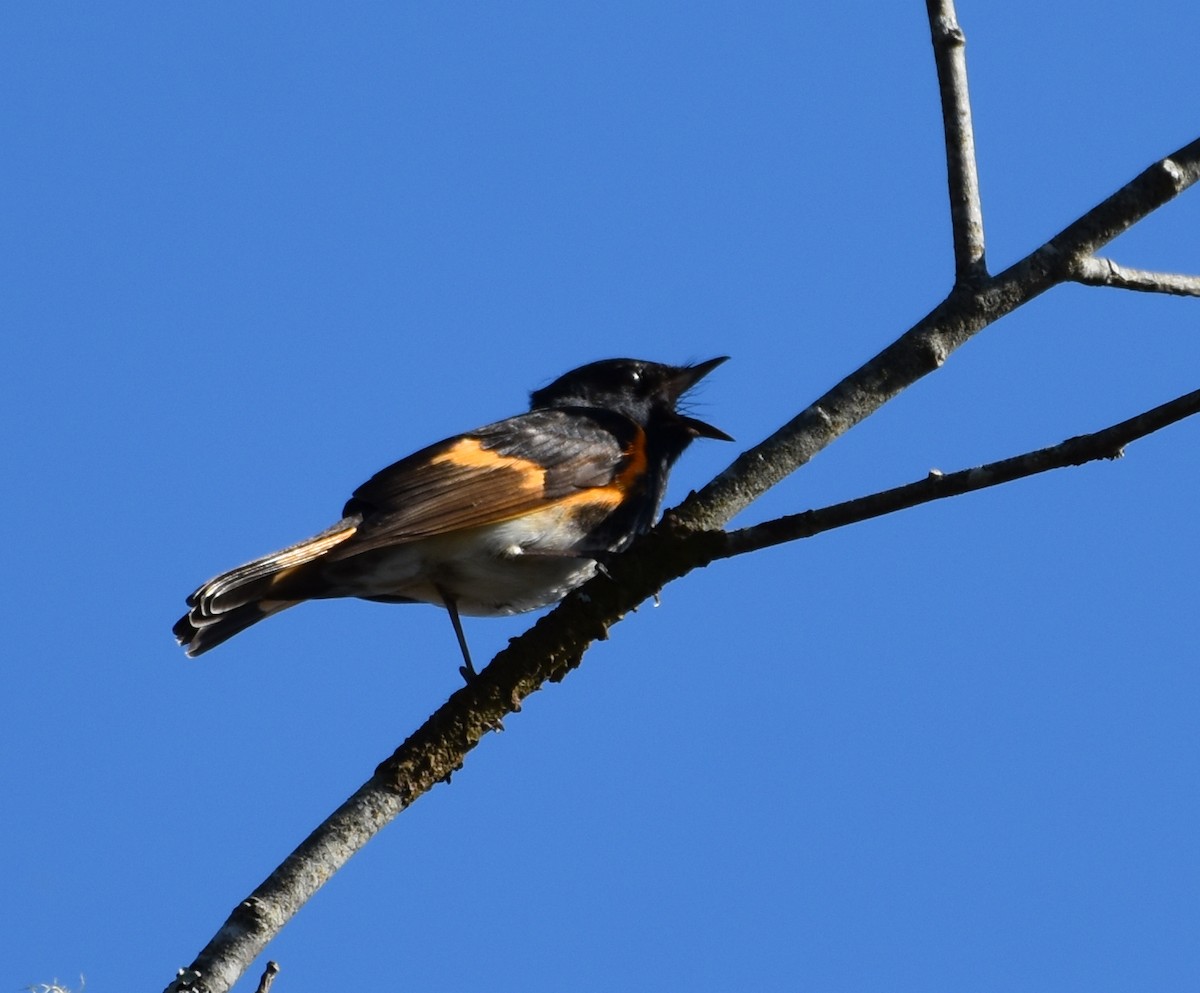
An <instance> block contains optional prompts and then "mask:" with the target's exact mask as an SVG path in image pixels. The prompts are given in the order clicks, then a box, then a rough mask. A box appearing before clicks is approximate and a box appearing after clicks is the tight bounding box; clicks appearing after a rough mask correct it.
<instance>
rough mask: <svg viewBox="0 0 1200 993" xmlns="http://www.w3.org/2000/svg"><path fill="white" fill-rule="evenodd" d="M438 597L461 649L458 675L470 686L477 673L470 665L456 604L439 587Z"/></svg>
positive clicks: (469, 650) (465, 639) (469, 652)
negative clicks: (448, 616) (443, 605)
mask: <svg viewBox="0 0 1200 993" xmlns="http://www.w3.org/2000/svg"><path fill="white" fill-rule="evenodd" d="M438 595H439V596H440V597H441V598H442V603H443V604H445V606H446V613H448V614H449V615H450V623H451V624H453V625H454V636H455V637H456V638H458V647H459V648H461V649H462V657H463V665H461V666H459V667H458V671H459V674H460V675H461V676H462V678H463V680H464V681H465V682H466V683H467V684H468V685H470V684H471V682H472V681H474V680H475V678H476V677H478V675H479V673H478V672H476V671H475V666H474V665H473V664H472V663H471V649H469V648H468V647H467V636H466V635H465V634H464V633H463V626H462V620H461V619H460V618H459V616H458V602H457V601H456V600H455V599H454V597H452V596H450V595H449V594H448V593H447V592H446V591H445V590H444V589H442V588H441V587H440V586H439V587H438Z"/></svg>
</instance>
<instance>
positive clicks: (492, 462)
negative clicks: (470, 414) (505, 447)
mask: <svg viewBox="0 0 1200 993" xmlns="http://www.w3.org/2000/svg"><path fill="white" fill-rule="evenodd" d="M430 462H431V463H432V464H434V465H439V464H441V465H452V466H455V467H456V468H459V469H476V470H479V469H482V470H484V471H489V470H493V469H507V470H509V471H512V470H516V471H517V472H518V473H520V476H519V479H520V489H521V490H522V491H526V492H530V493H541V492H542V489H543V487H544V486H545V482H546V470H545V469H543V468H542V467H541V466H539V465H538V464H537V463H536V462H530V461H529V460H528V459H521V458H517V457H516V456H515V455H501V454H499V453H498V452H494V451H492V450H491V449H489V448H484V447H483V445H482V444H480V442H479V439H478V438H463V439H461V440H460V441H457V442H455V444H454V445H453V446H452V447H451V448H448V449H446V451H444V452H442V454H441V455H435V456H434V457H433V458H432V459H430Z"/></svg>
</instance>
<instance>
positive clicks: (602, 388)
mask: <svg viewBox="0 0 1200 993" xmlns="http://www.w3.org/2000/svg"><path fill="white" fill-rule="evenodd" d="M727 358H729V356H727V355H722V356H720V357H719V358H715V359H709V360H708V361H707V362H698V363H696V364H695V365H683V366H678V365H662V364H661V363H659V362H644V361H642V360H640V359H604V360H602V361H600V362H591V363H589V364H588V365H584V366H580V367H579V368H578V369H572V370H571V371H570V372H568V373H566V374H564V375H562V376H559V377H558V379H556V380H555V381H554V382H553V383H551V384H550V385H549V386H545V387H543V388H542V389H540V390H534V392H533V393H531V394H530V396H529V401H530V406H531V408H532V409H534V410H540V409H545V408H548V407H590V408H599V409H602V410H615V411H617V412H618V413H620V414H624V415H625V416H626V417H628V418H629V419H630V420H632V421H634V422H635V423H637V424H640V425H641V426H642V427H643V428H647V429H649V428H651V427H653V428H655V429H656V431H658V432H666V433H669V434H673V435H677V436H678V437H679V440H680V442H681V444H680V445H679V450H680V451H682V450H683V448H684V447H686V446H687V444H688V442H690V441H691V440H692V439H693V438H719V439H720V440H722V441H732V440H733V439H732V438H731V437H729V435H727V434H726V433H725V432H724V431H722V430H721V429H720V428H715V427H713V426H712V425H711V424H706V423H705V422H704V421H701V420H698V419H696V418H695V417H688V416H687V415H686V414H681V413H679V411H677V410H676V409H675V407H676V405H677V404H678V403H679V400H680V398H681V397H683V395H684V394H685V393H687V391H688V390H690V389H691V388H692V387H693V386H695V385H696V384H697V383H698V382H700V380H701V379H703V378H704V377H705V376H707V375H708V374H709V373H710V372H712V370H713V369H715V368H716V367H717V366H719V365H720V364H721V363H722V362H724V361H725V360H726V359H727Z"/></svg>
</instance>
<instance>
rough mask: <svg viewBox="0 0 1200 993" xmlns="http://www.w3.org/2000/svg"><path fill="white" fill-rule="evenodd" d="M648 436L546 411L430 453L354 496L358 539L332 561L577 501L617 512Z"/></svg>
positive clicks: (622, 425) (609, 422)
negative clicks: (358, 521)
mask: <svg viewBox="0 0 1200 993" xmlns="http://www.w3.org/2000/svg"><path fill="white" fill-rule="evenodd" d="M644 448H645V446H644V433H643V431H642V429H641V428H640V427H639V426H638V425H636V424H634V423H633V422H632V421H630V420H629V419H628V418H626V417H624V416H622V415H620V414H616V413H613V412H611V411H606V410H593V409H589V408H561V409H554V410H537V411H531V412H530V413H527V414H521V415H518V416H517V417H510V418H508V419H507V420H504V421H498V422H497V423H495V424H489V425H488V426H486V427H483V428H480V429H479V430H477V431H472V432H470V433H469V434H464V435H460V436H458V437H456V438H450V439H447V440H446V441H443V442H439V443H438V444H436V445H431V446H430V447H429V448H425V449H422V450H421V451H419V452H416V453H415V454H413V455H410V456H409V457H408V458H405V459H402V460H401V461H399V462H396V463H394V464H393V465H390V466H388V467H387V468H386V469H383V470H382V471H380V472H378V473H376V474H375V475H374V476H373V477H372V478H371V479H369V480H368V481H367V482H366V483H364V484H363V485H362V486H360V487H359V488H358V489H357V490H355V491H354V496H353V497H351V499H350V501H349V502H348V503H347V504H346V508H345V511H344V515H345V516H346V517H347V518H353V517H359V518H360V519H361V523H359V524H358V527H357V529H356V532H355V534H354V537H353V538H352V539H351V540H350V541H347V542H346V543H345V544H344V545H341V546H338V547H336V548H333V549H331V551H330V553H329V559H330V560H337V559H342V558H347V557H350V556H353V555H359V554H361V553H363V552H365V551H369V550H371V549H374V548H382V547H386V546H389V545H396V544H403V543H406V542H410V541H415V540H417V539H420V538H427V537H430V536H433V535H439V534H446V533H449V532H453V531H461V530H466V529H468V528H475V527H481V526H484V525H488V524H497V523H501V522H503V521H509V520H512V519H514V518H517V517H522V516H524V515H526V514H530V513H535V512H537V511H541V510H545V509H547V508H549V507H551V506H553V505H556V504H560V503H563V502H565V501H571V500H587V501H588V502H589V503H592V504H596V505H603V504H606V503H607V504H611V506H613V507H615V506H616V505H618V504H619V503H620V502H621V500H622V498H623V495H624V493H625V492H627V490H628V488H629V487H630V486H632V485H633V484H634V483H635V482H636V479H637V478H638V477H640V475H641V474H642V473H643V472H644V469H645V462H646V459H645V450H644Z"/></svg>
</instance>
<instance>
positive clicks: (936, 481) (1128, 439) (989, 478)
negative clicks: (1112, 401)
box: [718, 390, 1200, 558]
mask: <svg viewBox="0 0 1200 993" xmlns="http://www.w3.org/2000/svg"><path fill="white" fill-rule="evenodd" d="M1197 413H1200V390H1195V391H1193V392H1191V393H1188V394H1185V395H1184V396H1181V397H1179V398H1177V399H1175V400H1171V401H1170V402H1168V403H1164V404H1162V405H1161V406H1158V407H1155V408H1154V409H1153V410H1147V411H1145V412H1144V413H1141V414H1138V415H1137V416H1136V417H1131V418H1129V420H1127V421H1122V422H1121V423H1120V424H1114V425H1112V426H1111V427H1107V428H1104V429H1103V430H1100V431H1095V432H1093V433H1091V434H1084V435H1079V436H1078V437H1076V438H1070V439H1068V440H1067V441H1064V442H1062V443H1061V444H1058V445H1053V446H1051V447H1049V448H1041V449H1038V450H1037V451H1035V452H1026V453H1025V454H1024V455H1016V456H1014V457H1012V458H1008V459H1003V460H1001V461H999V462H990V463H988V464H987V465H982V466H978V467H976V468H974V469H963V470H962V471H961V472H954V473H949V474H943V473H941V472H937V471H934V472H931V473H930V474H929V475H928V476H927V477H926V478H925V479H922V480H919V481H917V482H914V483H908V484H907V485H905V486H897V487H895V488H894V489H890V490H884V491H883V492H881V493H873V494H871V495H870V496H865V497H859V498H858V499H857V500H847V501H846V502H845V503H839V504H834V505H832V506H829V507H823V508H821V509H820V510H810V511H807V512H806V513H803V514H791V515H789V516H787V517H780V518H778V519H776V520H773V521H767V522H765V523H763V524H756V525H754V526H753V527H748V528H742V529H740V530H738V531H731V532H729V533H728V534H727V535H726V536H725V542H726V548H725V551H724V552H723V553H722V554H721V555H720V556H718V557H719V558H728V557H730V556H734V555H744V554H746V553H747V552H755V551H759V550H760V549H763V548H769V547H770V546H772V545H779V544H783V543H784V542H787V541H795V540H797V539H799V538H810V537H812V536H813V535H815V534H821V533H822V532H824V531H832V530H833V529H835V528H840V527H845V526H846V525H848V524H857V523H859V522H860V521H866V520H870V519H871V518H873V517H882V516H883V515H885V514H892V513H895V512H896V511H898V510H905V509H907V508H909V507H915V506H917V505H918V504H922V503H929V502H931V501H933V500H944V499H945V498H946V497H952V496H960V495H961V494H963V493H971V492H973V491H975V490H982V489H987V488H988V487H991V486H999V485H1001V484H1002V483H1010V482H1012V481H1013V480H1016V479H1023V478H1025V477H1026V476H1033V475H1036V474H1038V473H1042V472H1048V471H1050V470H1052V469H1062V468H1064V467H1066V466H1072V465H1083V464H1084V463H1086V462H1093V461H1095V460H1097V459H1115V458H1120V457H1121V455H1123V454H1124V452H1123V449H1124V448H1125V446H1126V445H1129V444H1130V443H1132V442H1134V441H1136V440H1137V439H1139V438H1144V437H1145V436H1146V435H1148V434H1153V433H1154V432H1155V431H1159V430H1161V429H1162V428H1165V427H1167V426H1168V425H1170V424H1174V423H1175V422H1176V421H1181V420H1183V419H1184V418H1185V417H1191V416H1193V415H1195V414H1197Z"/></svg>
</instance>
